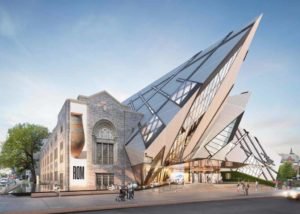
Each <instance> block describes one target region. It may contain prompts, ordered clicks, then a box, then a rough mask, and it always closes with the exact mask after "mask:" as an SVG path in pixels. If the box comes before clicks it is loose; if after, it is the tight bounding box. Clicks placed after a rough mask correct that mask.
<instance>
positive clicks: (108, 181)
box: [96, 173, 114, 189]
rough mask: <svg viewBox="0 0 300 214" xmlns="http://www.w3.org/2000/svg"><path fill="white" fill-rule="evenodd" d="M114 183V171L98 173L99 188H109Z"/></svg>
mask: <svg viewBox="0 0 300 214" xmlns="http://www.w3.org/2000/svg"><path fill="white" fill-rule="evenodd" d="M112 184H114V174H113V173H96V186H97V189H107V188H108V186H110V185H112Z"/></svg>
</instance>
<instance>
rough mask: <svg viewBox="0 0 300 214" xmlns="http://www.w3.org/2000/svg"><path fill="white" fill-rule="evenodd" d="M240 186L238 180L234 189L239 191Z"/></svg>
mask: <svg viewBox="0 0 300 214" xmlns="http://www.w3.org/2000/svg"><path fill="white" fill-rule="evenodd" d="M240 188H241V184H240V182H238V183H237V185H236V191H237V192H240Z"/></svg>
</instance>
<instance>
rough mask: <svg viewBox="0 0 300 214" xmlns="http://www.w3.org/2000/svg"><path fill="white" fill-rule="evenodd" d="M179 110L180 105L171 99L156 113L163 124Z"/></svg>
mask: <svg viewBox="0 0 300 214" xmlns="http://www.w3.org/2000/svg"><path fill="white" fill-rule="evenodd" d="M179 110H180V107H179V106H178V105H176V104H175V103H173V102H172V101H168V102H167V103H166V104H165V105H164V106H163V107H162V108H161V109H160V111H159V112H158V113H157V114H158V116H159V117H160V118H161V120H162V121H163V123H164V124H168V123H169V122H170V121H171V120H172V119H173V117H174V115H175V114H176V113H177V112H178V111H179Z"/></svg>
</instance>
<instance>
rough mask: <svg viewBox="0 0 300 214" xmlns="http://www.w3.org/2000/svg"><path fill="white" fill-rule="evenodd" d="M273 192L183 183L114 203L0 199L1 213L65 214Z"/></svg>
mask: <svg viewBox="0 0 300 214" xmlns="http://www.w3.org/2000/svg"><path fill="white" fill-rule="evenodd" d="M276 193H278V192H277V191H275V190H274V189H273V188H270V187H264V186H261V187H260V188H259V190H258V191H257V192H256V191H255V189H254V186H253V185H252V186H251V187H250V192H249V196H244V195H243V193H242V192H238V191H237V189H236V185H235V184H215V185H214V184H187V185H184V186H183V185H172V186H170V187H169V186H165V187H161V188H154V189H150V190H144V191H136V192H135V199H134V200H127V201H125V202H116V201H115V198H116V194H106V195H85V196H65V197H41V198H31V197H14V196H9V195H6V196H0V212H1V213H31V214H34V213H67V212H83V211H96V210H108V209H115V208H133V207H144V206H152V205H171V204H178V203H191V202H200V201H215V200H229V199H245V198H258V197H259V198H260V197H269V196H274V195H275V194H276Z"/></svg>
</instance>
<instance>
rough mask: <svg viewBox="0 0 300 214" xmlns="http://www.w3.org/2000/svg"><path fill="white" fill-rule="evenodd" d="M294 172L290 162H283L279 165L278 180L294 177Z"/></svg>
mask: <svg viewBox="0 0 300 214" xmlns="http://www.w3.org/2000/svg"><path fill="white" fill-rule="evenodd" d="M296 173H297V172H296V171H295V170H294V169H293V164H292V163H291V162H284V163H283V164H281V165H280V167H279V170H278V180H282V181H283V180H286V179H289V178H292V177H294V176H296Z"/></svg>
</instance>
